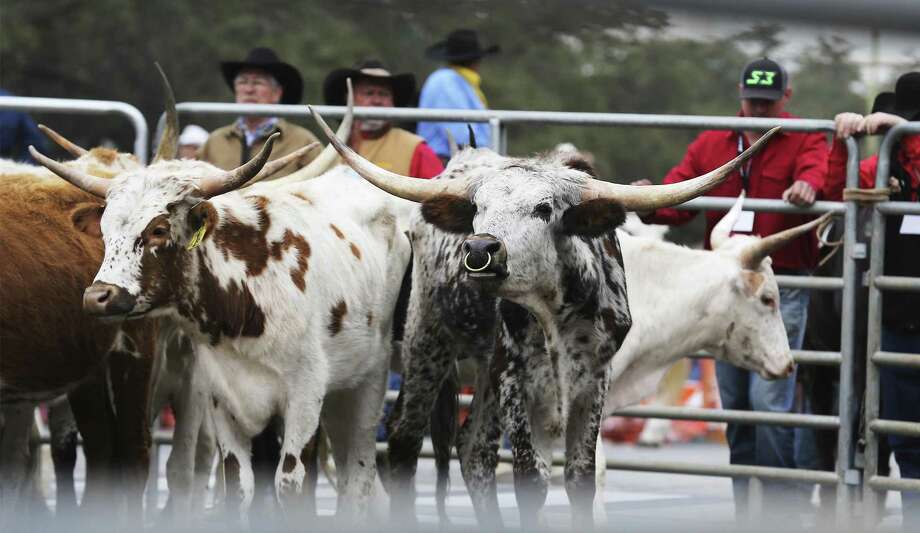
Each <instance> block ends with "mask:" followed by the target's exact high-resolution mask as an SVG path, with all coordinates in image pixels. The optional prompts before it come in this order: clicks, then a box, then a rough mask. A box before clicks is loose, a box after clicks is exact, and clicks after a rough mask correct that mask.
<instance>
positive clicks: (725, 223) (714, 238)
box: [709, 191, 744, 250]
mask: <svg viewBox="0 0 920 533" xmlns="http://www.w3.org/2000/svg"><path fill="white" fill-rule="evenodd" d="M743 204H744V191H741V194H739V195H738V199H737V200H735V204H734V205H732V208H731V209H729V210H728V213H725V216H723V217H722V219H721V220H719V222H718V223H717V224H716V225H715V227H714V228H712V233H710V234H709V244H710V246H712V249H713V250H717V249H718V248H719V247H720V246H722V245H723V244H725V241H727V240H728V237H729V235H731V234H732V228H734V227H735V222H737V221H738V216H739V215H741V206H742V205H743Z"/></svg>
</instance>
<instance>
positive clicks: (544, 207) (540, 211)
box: [533, 202, 553, 222]
mask: <svg viewBox="0 0 920 533" xmlns="http://www.w3.org/2000/svg"><path fill="white" fill-rule="evenodd" d="M552 214H553V206H551V205H549V203H547V202H542V203H539V204H537V206H536V207H534V208H533V216H535V217H537V218H541V219H543V220H544V221H545V222H549V217H550V216H551V215H552Z"/></svg>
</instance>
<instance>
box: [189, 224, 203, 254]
mask: <svg viewBox="0 0 920 533" xmlns="http://www.w3.org/2000/svg"><path fill="white" fill-rule="evenodd" d="M207 232H208V223H207V222H205V223H203V224H201V227H200V228H198V231H196V232H195V234H194V235H192V238H191V239H189V241H188V244H186V245H185V249H186V250H194V249H195V248H197V247H198V245H199V244H201V241H202V240H204V234H205V233H207Z"/></svg>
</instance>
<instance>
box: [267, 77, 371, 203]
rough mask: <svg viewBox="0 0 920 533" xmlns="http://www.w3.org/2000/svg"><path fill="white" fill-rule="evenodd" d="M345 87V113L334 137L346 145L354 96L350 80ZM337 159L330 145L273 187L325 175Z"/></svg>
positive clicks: (277, 181) (277, 180) (349, 79)
mask: <svg viewBox="0 0 920 533" xmlns="http://www.w3.org/2000/svg"><path fill="white" fill-rule="evenodd" d="M345 85H346V86H347V87H348V97H347V99H346V107H347V108H348V109H347V110H346V111H345V116H344V117H343V118H342V122H341V123H340V124H339V129H338V130H336V132H335V136H336V137H338V138H339V139H341V140H342V142H343V143H345V144H348V138H349V137H350V136H351V126H352V124H353V123H354V119H355V116H354V107H355V94H354V91H353V90H352V88H351V78H346V79H345ZM338 158H339V154H338V153H337V152H336V151H335V147H334V146H332V144H328V145H326V147H325V148H323V151H322V152H320V153H319V155H318V156H316V159H314V160H313V161H310V162H309V163H308V164H307V166H305V167H303V168H301V169H299V170H295V171H294V172H291V173H290V174H288V175H287V176H284V177H283V178H278V179H276V180H274V181H273V182H272V184H273V185H285V184H288V183H293V182H295V181H306V180H309V179H313V178H315V177H317V176H321V175H323V174H325V173H326V172H327V171H328V170H329V169H330V168H332V166H333V165H335V162H336V160H337V159H338Z"/></svg>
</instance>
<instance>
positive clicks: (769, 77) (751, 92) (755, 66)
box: [741, 57, 789, 100]
mask: <svg viewBox="0 0 920 533" xmlns="http://www.w3.org/2000/svg"><path fill="white" fill-rule="evenodd" d="M788 84H789V75H788V74H786V69H784V68H783V67H782V66H780V64H779V63H777V62H776V61H773V60H772V59H767V58H766V57H764V58H761V59H757V60H755V61H751V62H750V63H748V64H747V66H745V67H744V70H742V71H741V99H742V100H744V99H748V98H759V99H763V100H780V99H782V97H783V94H785V92H786V86H787V85H788Z"/></svg>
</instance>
